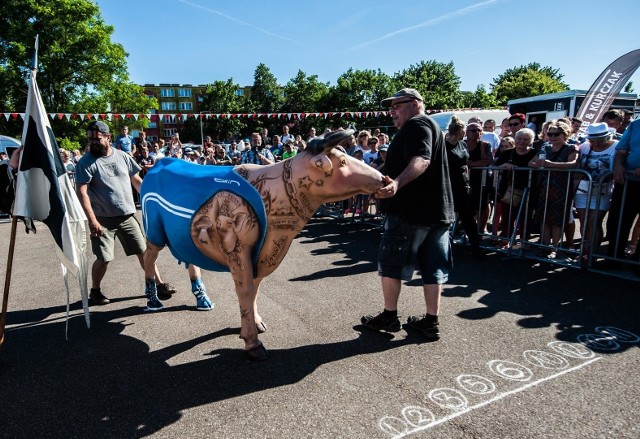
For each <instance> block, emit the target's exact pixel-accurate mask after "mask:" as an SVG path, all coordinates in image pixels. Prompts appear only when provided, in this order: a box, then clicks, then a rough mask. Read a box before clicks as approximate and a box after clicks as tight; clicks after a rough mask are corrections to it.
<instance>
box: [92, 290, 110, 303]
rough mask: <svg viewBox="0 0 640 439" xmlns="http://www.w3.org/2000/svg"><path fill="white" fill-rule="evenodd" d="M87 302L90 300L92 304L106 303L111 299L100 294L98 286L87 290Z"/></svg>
mask: <svg viewBox="0 0 640 439" xmlns="http://www.w3.org/2000/svg"><path fill="white" fill-rule="evenodd" d="M89 302H91V304H92V305H106V304H108V303H111V301H110V300H109V299H107V298H106V297H105V296H104V294H102V291H100V288H91V292H89Z"/></svg>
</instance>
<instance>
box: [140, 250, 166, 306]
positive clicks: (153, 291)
mask: <svg viewBox="0 0 640 439" xmlns="http://www.w3.org/2000/svg"><path fill="white" fill-rule="evenodd" d="M160 250H162V247H158V246H157V245H153V244H152V243H150V242H149V241H147V250H146V251H145V252H144V254H143V255H142V260H141V262H142V268H144V279H145V288H144V294H145V296H147V307H146V308H145V311H159V310H161V309H162V308H164V305H163V303H162V302H161V301H160V299H158V285H157V283H156V282H159V281H160V280H159V279H157V277H156V273H157V268H156V261H157V260H158V255H159V254H160Z"/></svg>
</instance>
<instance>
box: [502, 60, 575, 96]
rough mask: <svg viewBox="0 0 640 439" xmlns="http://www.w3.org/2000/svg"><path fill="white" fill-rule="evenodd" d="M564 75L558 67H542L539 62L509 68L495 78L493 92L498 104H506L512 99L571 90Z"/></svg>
mask: <svg viewBox="0 0 640 439" xmlns="http://www.w3.org/2000/svg"><path fill="white" fill-rule="evenodd" d="M563 77H564V75H562V74H560V73H559V71H558V69H554V68H552V67H541V66H540V64H539V63H530V64H528V65H526V66H520V67H514V68H512V69H508V70H507V71H506V72H504V73H503V74H502V75H500V76H498V77H497V78H494V79H493V83H492V84H491V88H492V90H491V94H492V95H493V97H494V98H495V99H496V101H497V102H498V104H500V105H506V104H507V101H508V100H510V99H518V98H526V97H529V96H538V95H543V94H547V93H557V92H560V91H564V90H569V86H568V85H567V84H565V83H564V82H562V78H563Z"/></svg>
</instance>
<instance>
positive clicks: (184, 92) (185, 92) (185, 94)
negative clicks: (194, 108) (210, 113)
mask: <svg viewBox="0 0 640 439" xmlns="http://www.w3.org/2000/svg"><path fill="white" fill-rule="evenodd" d="M178 97H180V98H190V97H191V89H190V88H179V89H178Z"/></svg>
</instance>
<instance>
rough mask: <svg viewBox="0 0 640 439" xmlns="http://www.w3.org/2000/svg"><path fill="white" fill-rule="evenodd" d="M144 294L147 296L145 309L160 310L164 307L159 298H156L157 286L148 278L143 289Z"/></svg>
mask: <svg viewBox="0 0 640 439" xmlns="http://www.w3.org/2000/svg"><path fill="white" fill-rule="evenodd" d="M144 294H145V296H147V307H146V308H145V309H144V310H145V311H160V310H161V309H162V308H164V305H163V304H162V302H160V299H158V288H157V286H156V283H155V281H153V280H148V281H147V282H146V286H145V289H144Z"/></svg>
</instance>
